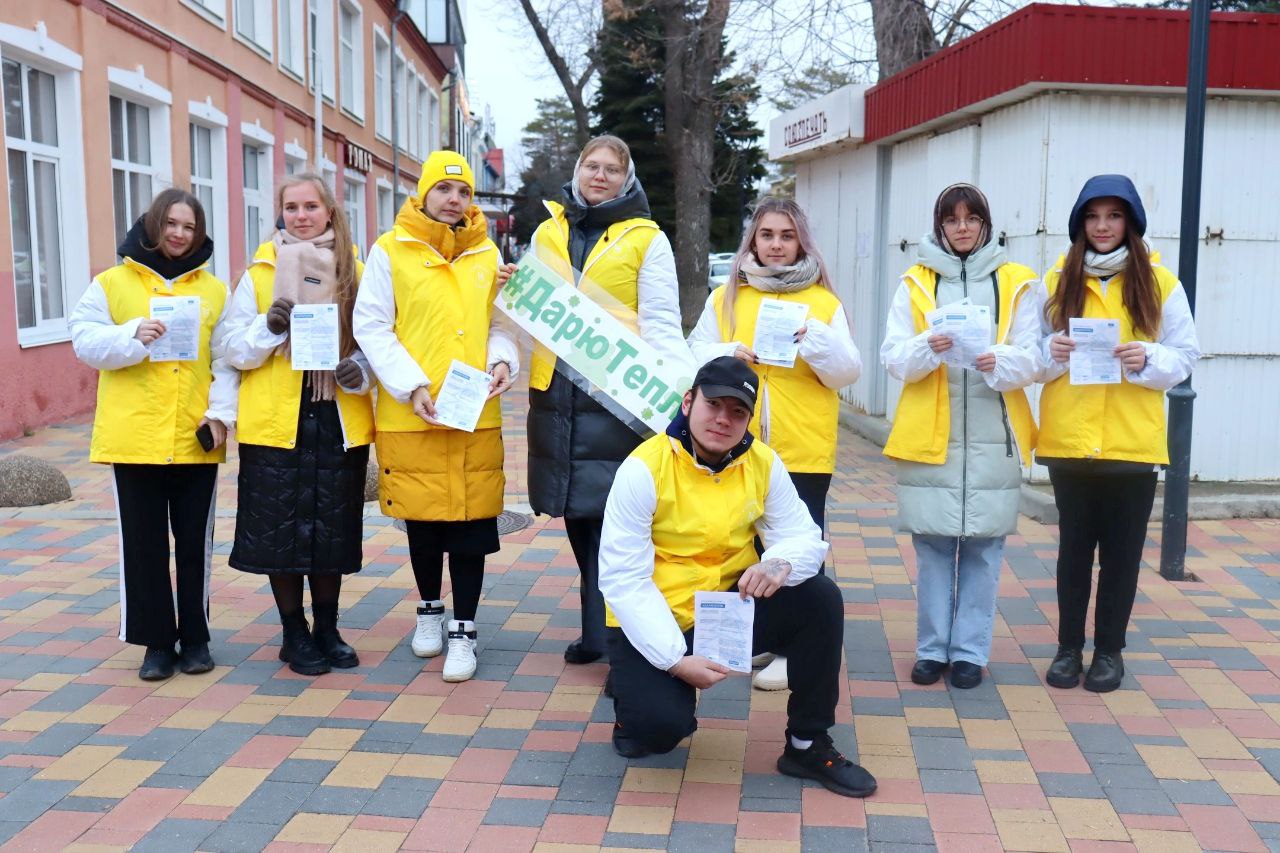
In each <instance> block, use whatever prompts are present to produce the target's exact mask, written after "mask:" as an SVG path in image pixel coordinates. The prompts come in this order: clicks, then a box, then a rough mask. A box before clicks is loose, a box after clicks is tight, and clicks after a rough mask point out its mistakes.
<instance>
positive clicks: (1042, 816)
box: [991, 809, 1057, 824]
mask: <svg viewBox="0 0 1280 853" xmlns="http://www.w3.org/2000/svg"><path fill="white" fill-rule="evenodd" d="M991 817H992V819H993V820H995V822H996V823H1046V824H1048V823H1055V822H1056V820H1057V819H1056V818H1055V817H1054V816H1053V812H1052V811H1049V810H1048V809H992V810H991Z"/></svg>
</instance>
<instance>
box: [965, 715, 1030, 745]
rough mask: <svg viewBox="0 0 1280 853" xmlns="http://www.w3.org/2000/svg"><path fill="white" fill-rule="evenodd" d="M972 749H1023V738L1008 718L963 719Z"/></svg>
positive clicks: (966, 739) (966, 738)
mask: <svg viewBox="0 0 1280 853" xmlns="http://www.w3.org/2000/svg"><path fill="white" fill-rule="evenodd" d="M960 728H961V729H962V730H963V731H964V739H965V741H966V742H967V743H968V744H969V748H970V749H1022V740H1021V738H1019V737H1018V731H1017V729H1015V728H1014V727H1013V723H1011V722H1010V721H1008V720H961V721H960Z"/></svg>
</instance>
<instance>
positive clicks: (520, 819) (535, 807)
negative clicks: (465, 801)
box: [484, 797, 551, 826]
mask: <svg viewBox="0 0 1280 853" xmlns="http://www.w3.org/2000/svg"><path fill="white" fill-rule="evenodd" d="M550 813H551V801H550V800H528V799H519V798H515V797H498V798H496V799H495V800H494V801H493V804H492V805H490V806H489V810H488V811H487V812H485V816H484V822H485V823H492V824H499V825H501V826H542V824H543V823H545V822H546V820H547V815H548V814H550Z"/></svg>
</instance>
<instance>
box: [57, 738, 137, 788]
mask: <svg viewBox="0 0 1280 853" xmlns="http://www.w3.org/2000/svg"><path fill="white" fill-rule="evenodd" d="M122 752H124V747H123V746H85V745H83V744H82V745H80V746H77V747H74V748H73V749H72V750H71V751H70V752H68V753H66V754H64V755H63V756H62V757H60V758H59V759H58V760H57V761H55V762H53V763H52V764H50V765H49V766H48V767H46V768H44V769H43V770H41V771H40V772H39V773H37V774H36V777H35V778H37V779H65V780H68V781H75V782H83V781H84V780H85V779H88V778H89V777H90V776H92V775H93V774H94V773H97V772H98V771H99V770H101V769H102V768H103V767H105V766H106V765H107V763H108V762H109V761H111V760H112V759H113V758H115V757H116V756H118V755H119V754H120V753H122Z"/></svg>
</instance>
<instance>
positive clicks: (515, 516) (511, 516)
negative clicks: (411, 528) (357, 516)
mask: <svg viewBox="0 0 1280 853" xmlns="http://www.w3.org/2000/svg"><path fill="white" fill-rule="evenodd" d="M532 523H533V519H532V518H530V517H529V516H528V515H527V514H525V513H523V512H512V511H511V510H509V509H507V510H503V511H502V514H501V515H499V516H498V535H499V536H506V535H507V534H508V533H516V532H517V531H520V530H524V529H525V528H526V527H528V526H529V525H530V524H532ZM391 524H392V526H393V527H395V529H396V530H401V531H403V530H404V529H405V527H404V519H400V518H397V519H396V520H395V521H393V522H391Z"/></svg>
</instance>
